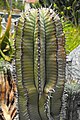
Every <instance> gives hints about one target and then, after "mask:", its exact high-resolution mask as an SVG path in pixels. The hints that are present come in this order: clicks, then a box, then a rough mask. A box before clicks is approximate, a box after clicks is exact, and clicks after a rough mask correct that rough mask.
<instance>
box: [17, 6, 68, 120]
mask: <svg viewBox="0 0 80 120" xmlns="http://www.w3.org/2000/svg"><path fill="white" fill-rule="evenodd" d="M15 38H16V39H15V49H16V50H15V65H16V73H17V80H18V95H19V96H18V98H19V99H18V100H19V113H20V115H19V116H20V120H52V119H53V118H54V120H60V110H61V98H62V93H63V88H64V81H65V61H66V58H65V56H66V55H65V48H64V45H65V39H64V34H63V31H62V24H61V21H60V18H59V17H58V15H57V14H56V13H55V12H54V11H53V10H52V9H48V8H42V9H30V10H29V11H27V13H26V14H25V15H23V16H22V17H21V18H20V20H19V22H18V26H17V29H16V37H15Z"/></svg>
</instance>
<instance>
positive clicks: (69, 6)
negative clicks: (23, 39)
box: [0, 0, 80, 56]
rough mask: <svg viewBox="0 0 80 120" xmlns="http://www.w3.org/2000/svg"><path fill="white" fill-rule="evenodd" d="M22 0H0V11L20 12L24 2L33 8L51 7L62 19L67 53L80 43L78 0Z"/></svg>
mask: <svg viewBox="0 0 80 120" xmlns="http://www.w3.org/2000/svg"><path fill="white" fill-rule="evenodd" d="M24 1H25V0H0V12H4V11H8V10H10V11H12V12H13V13H16V14H18V13H17V11H18V12H20V13H21V12H23V11H24V9H25V4H28V5H29V6H30V7H33V8H41V7H51V8H52V9H54V10H55V11H56V13H57V14H58V15H59V16H60V18H61V20H62V24H63V31H64V33H65V38H66V45H65V48H66V51H67V54H69V53H70V52H71V51H72V50H73V49H75V48H76V47H77V46H78V45H80V0H36V1H37V2H35V3H26V2H24ZM7 3H8V4H7ZM23 3H25V4H23ZM14 11H15V12H14ZM8 12H9V11H8ZM14 34H15V33H14ZM9 39H12V38H9ZM9 56H10V55H9Z"/></svg>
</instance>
